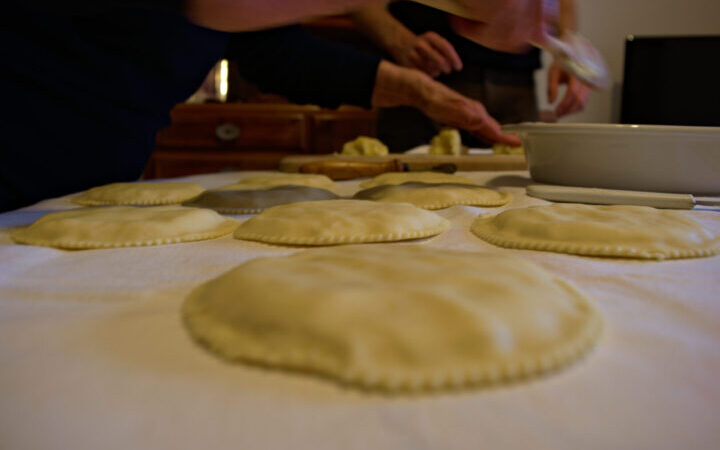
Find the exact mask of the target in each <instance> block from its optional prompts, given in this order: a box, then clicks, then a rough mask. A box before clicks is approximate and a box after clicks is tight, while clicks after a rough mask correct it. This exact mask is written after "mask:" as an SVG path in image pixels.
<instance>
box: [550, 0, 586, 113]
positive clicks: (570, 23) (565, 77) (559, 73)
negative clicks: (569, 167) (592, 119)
mask: <svg viewBox="0 0 720 450" xmlns="http://www.w3.org/2000/svg"><path fill="white" fill-rule="evenodd" d="M559 7H560V11H559V16H558V34H559V35H560V37H561V38H562V35H563V33H564V32H565V31H566V30H567V31H576V30H577V13H576V9H575V2H574V0H559ZM561 84H564V85H566V90H565V95H564V96H563V98H562V100H560V102H559V103H558V105H557V106H556V107H555V115H556V116H557V117H562V116H565V115H568V114H572V113H575V112H579V111H582V110H583V109H585V105H586V104H587V101H588V97H589V96H590V87H588V86H587V85H585V84H583V82H582V81H580V80H579V79H578V78H577V77H575V76H573V75H572V74H571V73H570V72H568V71H567V70H566V69H564V68H563V67H561V66H560V64H558V62H557V61H553V63H552V66H550V70H549V71H548V85H547V96H548V101H549V102H550V103H555V100H557V94H558V88H559V87H560V85H561Z"/></svg>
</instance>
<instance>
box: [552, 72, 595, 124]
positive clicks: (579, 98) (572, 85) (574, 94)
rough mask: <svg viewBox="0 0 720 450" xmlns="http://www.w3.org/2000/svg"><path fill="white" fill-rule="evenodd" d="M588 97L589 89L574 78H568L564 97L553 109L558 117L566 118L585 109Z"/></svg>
mask: <svg viewBox="0 0 720 450" xmlns="http://www.w3.org/2000/svg"><path fill="white" fill-rule="evenodd" d="M589 95H590V88H589V87H587V86H586V85H584V84H583V83H582V82H580V80H578V79H577V78H575V77H572V76H570V77H568V83H567V90H566V91H565V96H564V97H563V99H562V100H561V101H560V104H558V106H557V108H555V114H556V115H557V116H558V117H562V116H566V115H568V114H572V113H575V112H579V111H582V110H583V109H585V105H586V104H587V99H588V97H589Z"/></svg>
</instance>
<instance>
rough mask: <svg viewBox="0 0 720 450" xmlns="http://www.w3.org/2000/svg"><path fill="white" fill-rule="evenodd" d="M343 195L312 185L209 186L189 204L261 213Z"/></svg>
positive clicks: (228, 210)
mask: <svg viewBox="0 0 720 450" xmlns="http://www.w3.org/2000/svg"><path fill="white" fill-rule="evenodd" d="M335 198H339V197H338V195H337V194H335V193H334V192H331V191H328V190H325V189H319V188H313V187H309V186H276V187H274V188H270V189H255V190H245V191H236V190H208V191H205V192H203V193H202V194H200V196H198V197H197V198H195V199H193V200H190V201H189V202H185V203H183V204H184V205H185V206H196V207H199V208H210V209H214V210H215V211H217V212H220V213H224V214H257V213H259V212H261V211H264V210H265V209H267V208H270V207H273V206H277V205H285V204H288V203H297V202H303V201H313V200H331V199H335Z"/></svg>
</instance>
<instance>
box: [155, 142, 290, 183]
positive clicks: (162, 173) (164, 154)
mask: <svg viewBox="0 0 720 450" xmlns="http://www.w3.org/2000/svg"><path fill="white" fill-rule="evenodd" d="M292 153H293V152H277V151H253V150H248V151H243V152H229V151H214V150H207V151H187V150H174V149H167V150H163V149H157V150H155V152H154V153H153V155H152V158H151V160H150V163H149V164H148V166H147V168H146V169H145V173H144V176H143V177H144V178H147V179H151V178H173V177H182V176H187V175H195V174H198V173H214V172H226V171H237V170H277V169H278V167H279V164H280V160H281V159H282V158H284V157H285V156H288V155H290V154H292Z"/></svg>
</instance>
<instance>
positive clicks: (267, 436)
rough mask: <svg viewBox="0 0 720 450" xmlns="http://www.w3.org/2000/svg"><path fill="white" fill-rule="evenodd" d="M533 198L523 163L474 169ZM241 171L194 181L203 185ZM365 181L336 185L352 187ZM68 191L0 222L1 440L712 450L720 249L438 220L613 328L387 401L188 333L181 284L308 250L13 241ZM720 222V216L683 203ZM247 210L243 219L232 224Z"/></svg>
mask: <svg viewBox="0 0 720 450" xmlns="http://www.w3.org/2000/svg"><path fill="white" fill-rule="evenodd" d="M463 175H465V176H468V177H471V178H474V179H477V180H478V181H482V182H489V183H490V184H491V185H493V186H498V187H499V189H500V190H503V191H508V192H512V193H513V194H515V199H514V201H513V202H512V203H511V204H510V205H509V206H507V207H508V208H516V207H523V206H526V205H531V204H543V203H545V202H543V201H541V200H536V199H532V198H528V197H527V196H525V194H524V189H523V188H522V186H523V184H524V183H525V182H527V174H526V173H524V172H512V173H510V172H505V173H503V172H496V173H488V172H485V173H464V174H463ZM242 176H244V174H241V173H225V174H216V175H207V176H199V177H189V178H188V179H189V180H194V181H197V182H199V183H201V184H203V185H205V186H207V187H216V186H219V185H223V184H227V183H230V182H234V181H237V180H238V179H240V178H241V177H242ZM356 186H357V182H356V181H349V182H344V183H343V189H344V190H345V192H346V193H352V192H353V191H354V190H355V189H356ZM70 207H72V204H70V203H69V202H68V200H67V198H62V199H55V200H49V201H45V202H41V203H40V204H38V205H35V206H33V207H31V208H26V209H23V210H18V211H14V212H10V213H5V214H1V215H0V448H1V449H12V450H15V449H34V450H39V449H60V448H62V449H73V450H81V449H105V450H110V449H123V450H127V449H150V448H152V449H191V448H192V449H200V448H203V449H225V448H243V449H268V448H283V449H285V448H293V449H340V448H342V449H477V448H488V449H528V448H532V449H616V450H617V449H635V450H637V449H683V450H685V449H717V448H720V256H715V257H712V258H699V259H689V260H679V261H665V262H654V261H630V260H619V259H600V258H587V257H579V256H571V255H562V254H553V253H542V252H535V251H526V250H508V249H501V248H498V247H494V246H493V245H491V244H488V243H486V242H484V241H482V240H480V239H478V238H476V237H475V236H474V235H472V234H471V233H470V231H469V226H470V223H471V221H472V220H473V218H474V217H475V216H476V215H477V214H479V213H480V212H485V211H499V210H500V209H497V208H495V209H493V208H488V209H481V208H472V207H453V208H449V209H446V210H442V211H439V212H438V213H439V214H440V215H442V216H444V217H446V218H448V219H450V220H451V221H452V223H453V227H452V229H451V230H449V231H447V232H445V233H444V234H442V235H440V236H438V237H435V238H432V239H428V240H425V241H423V242H422V244H423V245H428V246H437V247H446V248H458V249H465V250H471V251H482V252H505V253H514V254H516V255H518V256H521V257H523V258H527V259H529V260H532V261H533V262H535V263H537V264H540V265H541V266H543V267H544V268H545V269H547V270H550V271H552V272H554V273H556V274H560V275H562V276H563V277H565V278H566V279H568V280H570V281H571V282H573V283H575V284H576V285H577V286H578V287H579V288H580V289H582V290H583V291H584V292H585V293H586V294H587V295H588V296H589V297H591V298H592V299H593V300H594V301H595V303H596V304H597V305H598V307H599V309H600V310H601V312H602V314H603V316H604V321H605V330H604V334H603V336H602V338H601V340H600V342H599V344H598V346H597V348H596V349H595V350H593V351H592V352H591V353H590V354H589V355H588V356H587V357H586V358H585V359H583V360H581V361H579V362H578V363H576V364H574V365H573V366H571V367H569V368H568V369H566V370H563V371H561V372H559V373H555V374H551V375H548V376H546V377H542V378H539V379H535V380H532V381H527V382H521V383H517V384H512V385H508V386H500V387H494V388H489V389H473V390H468V391H462V392H454V393H447V394H433V395H417V396H410V397H408V396H400V397H388V396H383V395H377V394H367V393H363V392H359V391H355V390H351V389H347V388H343V387H340V386H338V385H335V384H333V383H332V382H328V381H326V380H323V379H318V378H314V377H311V376H304V375H298V374H293V373H285V372H276V371H271V370H265V369H258V368H253V367H247V366H243V365H240V364H228V363H226V362H224V361H222V360H220V359H218V358H216V357H215V356H213V355H212V354H210V353H208V352H207V351H205V350H204V349H202V348H200V347H199V346H197V345H196V344H195V343H194V342H193V341H192V340H191V339H190V337H189V335H188V333H187V332H186V331H185V329H184V328H183V325H182V323H181V320H180V314H179V310H180V304H181V302H182V301H183V299H184V297H185V296H186V295H187V294H188V293H189V291H190V290H191V289H192V288H193V287H194V286H196V285H198V284H199V283H202V282H204V281H206V280H208V279H211V278H213V277H215V276H217V275H219V274H221V273H223V272H225V271H227V270H228V269H230V268H231V267H234V266H235V265H237V264H239V263H241V262H243V261H246V260H248V259H251V258H255V257H258V256H267V255H282V254H286V253H290V252H295V251H301V250H299V249H295V248H292V249H291V248H284V247H274V246H269V245H263V244H259V243H250V242H243V241H239V240H236V239H233V238H232V237H230V236H227V237H224V238H220V239H215V240H211V241H204V242H195V243H186V244H176V245H165V246H158V247H143V248H126V249H114V250H89V251H63V250H56V249H51V248H43V247H31V246H22V245H15V244H13V242H12V241H11V240H10V238H9V236H8V234H9V231H10V230H11V229H12V228H13V227H16V226H21V225H26V224H29V223H31V222H32V221H34V220H35V219H37V218H38V217H40V216H41V215H42V214H44V213H46V212H48V211H50V210H57V209H62V208H70ZM687 214H692V215H693V217H695V218H696V219H698V220H700V221H701V222H703V223H704V224H705V225H706V226H708V227H710V228H711V229H713V230H715V231H716V232H720V212H713V211H699V212H696V211H693V212H687ZM237 218H238V219H240V220H242V219H244V218H245V217H244V216H237Z"/></svg>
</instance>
